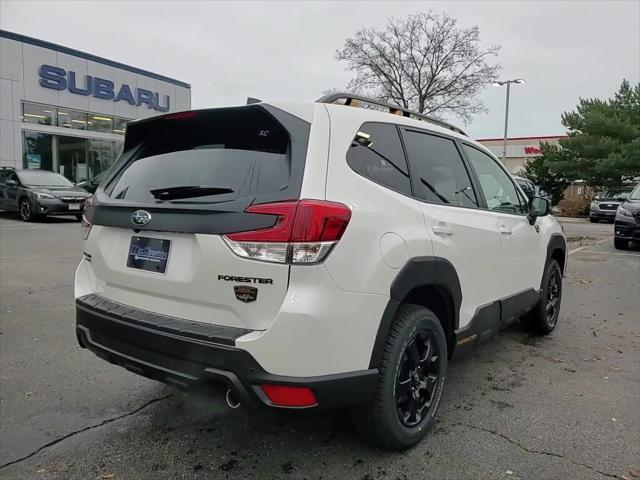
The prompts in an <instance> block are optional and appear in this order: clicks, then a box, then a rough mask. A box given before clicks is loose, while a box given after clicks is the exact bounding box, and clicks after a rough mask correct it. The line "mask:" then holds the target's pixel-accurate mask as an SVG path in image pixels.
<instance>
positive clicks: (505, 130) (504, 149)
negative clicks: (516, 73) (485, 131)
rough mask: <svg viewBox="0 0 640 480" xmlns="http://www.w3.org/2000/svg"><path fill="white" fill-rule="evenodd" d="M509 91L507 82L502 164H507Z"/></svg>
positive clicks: (509, 84)
mask: <svg viewBox="0 0 640 480" xmlns="http://www.w3.org/2000/svg"><path fill="white" fill-rule="evenodd" d="M510 91H511V82H507V101H506V107H505V110H504V139H503V142H502V164H503V165H506V164H507V130H508V128H509V92H510Z"/></svg>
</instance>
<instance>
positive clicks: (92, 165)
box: [77, 140, 115, 181]
mask: <svg viewBox="0 0 640 480" xmlns="http://www.w3.org/2000/svg"><path fill="white" fill-rule="evenodd" d="M114 150H115V147H114V142H111V141H106V140H89V161H88V170H87V178H89V179H91V178H95V177H96V176H97V175H99V174H100V173H102V172H103V171H105V170H107V169H108V168H109V167H111V165H113V162H114V161H115V151H114ZM79 180H80V179H78V180H77V181H79Z"/></svg>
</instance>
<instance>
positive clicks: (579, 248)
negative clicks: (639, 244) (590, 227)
mask: <svg viewBox="0 0 640 480" xmlns="http://www.w3.org/2000/svg"><path fill="white" fill-rule="evenodd" d="M613 237H614V235H611V236H610V237H607V238H605V239H604V240H600V241H599V242H596V243H594V244H591V245H583V246H582V247H578V248H574V249H573V250H569V255H571V254H572V253H576V252H579V251H580V250H584V249H585V248H589V247H593V246H595V245H602V244H603V243H604V242H606V241H607V240H611V239H612V238H613ZM603 253H606V252H603Z"/></svg>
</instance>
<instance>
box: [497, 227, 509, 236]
mask: <svg viewBox="0 0 640 480" xmlns="http://www.w3.org/2000/svg"><path fill="white" fill-rule="evenodd" d="M498 231H499V232H500V233H501V234H502V235H511V229H510V228H507V227H505V226H504V225H500V226H499V227H498Z"/></svg>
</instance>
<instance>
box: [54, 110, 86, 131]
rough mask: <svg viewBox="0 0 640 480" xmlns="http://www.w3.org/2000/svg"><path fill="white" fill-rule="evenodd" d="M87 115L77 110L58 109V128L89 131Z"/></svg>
mask: <svg viewBox="0 0 640 480" xmlns="http://www.w3.org/2000/svg"><path fill="white" fill-rule="evenodd" d="M87 121H88V119H87V114H86V113H84V112H78V111H77V110H68V109H65V108H59V109H58V126H59V127H65V128H75V129H78V130H86V129H87Z"/></svg>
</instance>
